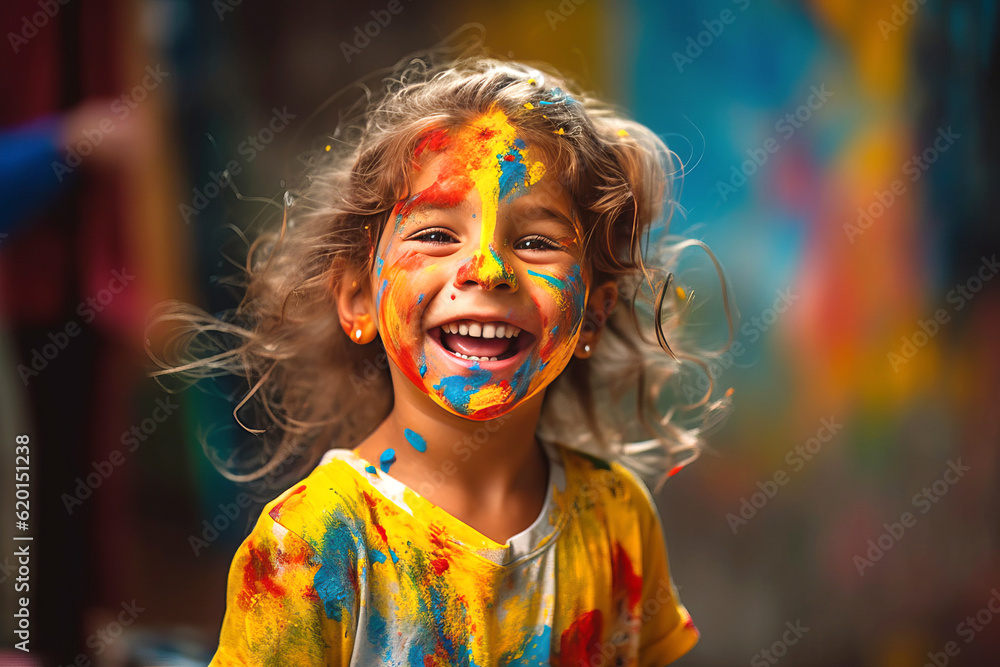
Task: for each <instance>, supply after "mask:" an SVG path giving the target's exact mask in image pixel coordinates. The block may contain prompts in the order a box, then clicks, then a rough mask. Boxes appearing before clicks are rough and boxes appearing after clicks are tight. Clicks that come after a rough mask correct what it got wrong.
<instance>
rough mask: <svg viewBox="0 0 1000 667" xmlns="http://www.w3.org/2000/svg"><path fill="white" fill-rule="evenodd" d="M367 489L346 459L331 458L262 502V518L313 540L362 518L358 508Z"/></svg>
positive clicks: (310, 540) (307, 539)
mask: <svg viewBox="0 0 1000 667" xmlns="http://www.w3.org/2000/svg"><path fill="white" fill-rule="evenodd" d="M369 491H370V487H369V488H367V489H366V484H365V482H364V480H363V478H361V477H360V476H359V475H358V474H357V473H356V471H355V470H354V469H353V468H352V467H351V466H350V465H349V464H348V463H347V462H345V461H342V460H339V459H333V460H331V461H329V462H326V463H322V464H320V465H318V466H317V467H316V468H314V469H313V471H312V472H311V473H309V475H308V476H307V477H306V478H305V479H303V480H302V481H301V482H299V483H297V484H293V485H292V486H291V487H289V488H288V489H286V490H285V491H284V492H283V493H281V494H280V495H279V496H278V497H277V498H275V499H274V500H272V501H271V502H270V503H268V504H267V505H265V506H264V510H263V512H262V513H261V518H262V519H263V518H264V517H265V516H266V517H267V518H269V519H270V520H271V521H273V522H274V523H276V524H278V525H279V526H281V527H283V528H285V529H286V530H288V531H290V532H292V533H295V534H296V535H298V536H299V537H301V538H303V539H305V540H306V541H307V542H310V543H313V544H315V543H316V541H317V540H318V539H321V536H322V535H324V534H325V533H327V531H328V530H329V529H330V528H335V527H338V526H340V525H348V526H349V525H355V524H359V523H360V522H362V521H363V519H362V514H361V512H360V511H359V509H360V507H362V506H363V503H364V495H365V494H366V493H367V492H369Z"/></svg>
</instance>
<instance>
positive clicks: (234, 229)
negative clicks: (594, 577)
mask: <svg viewBox="0 0 1000 667" xmlns="http://www.w3.org/2000/svg"><path fill="white" fill-rule="evenodd" d="M388 4H393V8H394V10H396V9H398V11H396V12H395V13H390V12H388V10H387V7H388ZM388 4H387V3H386V2H384V1H382V0H374V1H372V2H367V1H362V2H353V3H347V2H321V1H319V0H311V1H303V2H291V3H282V4H279V3H266V4H265V3H253V2H249V1H241V0H213V1H212V2H208V1H204V2H195V1H194V0H132V1H127V0H107V1H105V2H100V1H98V2H82V1H77V2H74V1H72V0H69V1H66V2H64V1H63V0H23V1H22V0H10V1H9V2H6V3H4V5H3V8H2V9H0V16H2V31H0V34H2V35H3V41H4V43H3V44H2V45H0V53H2V56H0V90H3V91H4V103H3V105H0V175H2V177H3V178H2V182H0V197H2V199H3V206H2V209H0V387H2V393H0V395H2V399H0V452H2V457H3V458H2V463H0V469H2V470H3V475H2V479H0V493H2V494H3V495H2V498H3V500H2V506H3V507H4V508H5V510H4V513H3V516H0V528H2V535H0V537H2V544H3V547H2V549H0V607H2V609H3V610H4V611H3V614H2V616H0V647H4V649H3V650H2V652H0V663H9V664H53V665H55V664H58V665H69V664H77V665H83V664H95V665H167V664H170V665H204V664H207V662H208V660H209V658H210V657H211V654H212V652H213V651H214V642H215V641H216V639H217V636H218V631H219V627H220V625H221V620H222V615H223V611H224V601H225V577H226V573H227V570H228V566H229V562H230V559H231V558H232V555H233V553H234V551H235V549H236V547H237V546H238V545H239V543H240V542H241V540H242V539H243V537H244V536H245V535H246V533H247V532H248V531H249V528H250V526H251V525H252V522H253V521H254V520H255V519H256V515H257V513H258V512H259V509H260V507H261V505H260V504H259V503H254V504H253V505H250V506H249V507H244V506H243V505H242V504H240V505H237V504H236V503H237V500H238V499H239V500H241V501H242V500H243V498H241V497H240V496H239V494H240V493H241V489H239V488H238V487H236V486H235V485H233V484H231V483H229V482H227V481H225V480H224V479H223V478H222V477H221V476H220V475H219V474H218V473H216V472H215V470H214V469H213V467H212V466H211V464H210V463H209V462H208V459H207V458H206V456H205V454H204V453H203V451H202V449H201V446H200V445H199V441H200V440H201V439H204V438H205V437H206V436H207V435H210V436H211V437H212V438H215V439H216V441H218V440H219V439H222V440H225V439H226V438H231V439H236V438H238V437H239V431H238V429H237V428H236V427H235V424H234V423H233V422H232V418H231V411H232V407H233V397H234V396H237V395H238V394H239V392H240V391H241V388H240V387H239V385H238V384H232V383H230V384H227V383H225V382H219V383H216V384H214V385H211V386H210V387H209V388H208V389H206V388H205V387H202V388H195V389H191V390H189V391H187V392H184V393H181V394H167V393H165V392H164V391H163V390H162V389H161V388H160V387H159V386H158V385H157V384H156V383H155V382H153V381H152V380H150V379H149V378H148V377H147V373H148V372H149V371H150V370H151V366H150V364H149V362H148V358H147V356H146V353H145V351H144V349H143V342H144V339H145V333H144V326H145V320H146V315H147V313H148V312H149V309H150V308H151V307H152V306H153V305H154V304H155V303H157V302H160V301H162V300H164V299H170V298H177V299H182V300H186V301H192V302H195V303H198V304H200V305H202V306H203V307H205V308H206V309H208V310H210V311H212V312H218V311H220V310H222V309H225V308H229V307H231V306H232V305H233V304H234V303H235V300H236V299H237V292H236V291H235V290H234V289H233V288H232V286H231V285H230V284H229V283H228V281H227V279H228V277H230V276H231V275H232V274H233V273H234V272H235V269H236V267H235V266H234V264H233V263H232V262H233V261H236V262H239V261H241V260H242V259H243V257H242V256H241V255H240V252H243V253H244V254H245V250H246V247H245V244H243V241H242V240H241V236H240V230H247V229H253V228H254V227H253V226H254V225H255V224H256V221H257V220H258V219H259V218H260V217H262V216H263V217H267V216H271V215H273V211H274V210H275V208H274V206H273V205H271V204H269V203H268V200H272V201H279V202H280V198H281V196H282V194H283V193H284V191H285V187H286V183H288V182H290V179H294V178H295V177H296V176H297V175H298V173H299V171H300V167H301V162H300V160H299V159H298V157H299V156H301V155H302V154H303V152H304V151H306V150H307V149H309V148H311V147H313V146H314V143H313V142H315V141H316V140H317V138H319V137H322V136H323V135H324V133H327V132H330V131H331V130H332V128H333V124H334V123H335V120H336V117H337V116H336V111H337V107H336V105H335V104H334V105H330V106H324V103H325V102H326V101H327V100H328V99H329V98H330V96H331V95H332V94H333V93H335V92H337V91H340V90H342V89H344V88H345V86H348V85H349V84H350V83H351V82H353V81H355V80H357V79H359V78H361V77H368V76H371V75H372V73H374V72H377V71H378V70H381V69H383V68H386V67H390V66H391V65H392V64H393V63H395V62H396V61H397V60H399V59H400V58H402V57H403V56H405V55H407V54H408V53H411V52H413V51H415V50H418V49H422V48H427V47H430V46H433V45H434V44H436V43H437V42H438V41H439V40H441V39H443V38H444V37H446V36H448V35H449V34H451V33H452V32H453V31H455V30H457V29H459V28H461V27H462V26H464V25H467V24H470V23H472V24H477V25H478V26H480V27H479V28H475V29H476V30H480V31H481V32H482V34H483V36H484V39H485V43H486V45H487V47H488V48H490V49H491V50H492V51H493V52H496V53H498V54H500V55H508V56H513V57H515V58H518V59H522V60H528V61H543V62H548V63H551V64H552V65H554V66H556V67H558V68H560V69H561V70H563V71H564V72H566V73H567V74H569V75H571V76H572V77H574V78H575V79H577V80H578V81H579V82H580V83H581V84H582V85H583V86H584V87H586V88H587V89H589V90H592V91H594V92H596V93H598V94H600V95H603V96H604V97H606V98H608V99H609V100H611V101H613V102H614V103H616V104H617V105H619V106H621V107H622V108H624V109H627V110H628V111H629V112H630V113H631V114H632V115H633V116H634V117H635V118H636V119H637V120H639V121H640V122H643V123H645V124H647V125H649V126H650V127H651V128H653V129H654V130H655V131H656V132H657V133H658V134H660V135H661V136H662V137H663V138H664V139H665V140H666V142H667V143H668V145H669V146H670V147H671V148H672V149H673V150H674V151H676V153H677V154H678V156H679V157H680V159H681V161H682V162H683V164H684V165H685V176H684V180H683V185H682V191H681V193H680V204H681V206H682V207H683V210H682V211H680V212H679V214H678V215H677V216H676V217H675V218H674V220H673V223H672V227H671V230H672V231H673V232H674V233H677V234H680V235H683V236H689V237H693V238H698V239H701V240H703V241H705V242H706V243H707V244H708V245H709V246H710V247H711V248H712V250H713V251H714V252H715V253H716V255H717V256H718V257H719V259H720V260H721V262H722V264H723V266H724V267H725V271H726V275H727V277H728V279H729V281H730V285H731V287H732V290H733V292H732V299H733V301H734V303H735V305H736V306H738V308H739V311H740V313H741V318H740V320H739V321H738V322H737V324H736V327H737V328H736V331H735V336H734V345H733V347H732V348H731V349H730V352H729V353H728V354H727V355H724V356H723V357H722V358H720V359H719V360H718V361H717V362H716V363H714V364H713V365H712V375H713V380H714V381H715V382H716V384H717V386H718V387H719V389H720V390H722V389H725V388H728V387H733V388H734V391H735V393H734V402H735V410H734V412H733V413H732V416H731V418H730V419H729V421H728V422H726V423H725V424H724V426H722V427H721V428H719V429H718V430H717V431H715V432H714V433H712V434H711V436H710V447H709V448H708V449H707V450H706V452H705V454H704V455H703V457H702V459H701V460H700V461H699V462H698V463H697V464H695V465H693V466H691V467H690V468H687V469H685V470H684V471H683V473H682V474H680V475H677V476H676V477H674V478H672V479H671V480H670V481H669V482H668V483H667V484H666V485H665V486H664V487H663V488H662V490H661V491H660V492H659V493H658V494H657V501H658V503H659V506H660V510H661V513H662V515H663V519H664V525H665V530H666V536H667V541H668V547H669V551H670V557H671V570H672V572H673V576H674V579H675V582H676V583H677V585H678V586H679V588H680V596H681V598H682V600H683V601H684V603H685V604H686V605H687V607H688V609H689V610H690V612H691V614H692V616H693V618H694V620H695V622H696V624H697V625H698V627H699V629H700V630H701V633H702V639H701V642H700V643H699V645H698V646H697V647H696V648H695V649H694V650H693V651H692V652H691V653H690V654H688V655H687V656H685V657H684V658H683V659H681V661H680V662H679V663H678V664H681V665H689V666H691V667H695V666H703V667H708V666H729V665H737V664H747V663H748V662H749V663H750V664H751V665H771V664H777V663H778V662H781V663H782V664H788V665H829V666H834V665H838V666H839V665H845V666H847V665H858V666H879V667H882V666H884V667H896V666H899V667H904V666H920V665H925V664H930V665H938V666H940V665H945V664H949V665H976V666H978V665H997V664H1000V657H998V656H1000V615H998V613H997V612H995V611H993V609H998V610H1000V592H998V591H1000V458H998V445H1000V346H998V342H1000V339H998V334H997V332H998V331H1000V279H995V278H997V274H998V272H1000V264H998V263H997V255H998V254H1000V226H998V224H997V223H998V218H997V214H996V211H997V209H998V206H997V205H998V203H1000V202H998V198H997V193H998V190H1000V178H998V176H1000V163H998V155H1000V136H998V129H997V121H1000V113H998V111H1000V109H998V93H997V82H998V81H1000V77H998V76H997V73H998V72H997V69H998V47H997V30H998V26H1000V23H998V21H1000V15H998V3H997V2H995V1H994V2H988V1H985V0H895V1H893V0H869V1H865V2H863V1H862V0H813V1H811V2H810V1H807V0H802V1H800V2H788V1H785V2H779V1H777V0H711V1H707V2H700V3H681V2H669V3H668V2H652V1H649V0H645V1H640V0H633V1H631V2H609V1H607V0H551V1H550V2H545V1H540V2H526V1H520V2H516V1H515V2H506V3H479V2H448V1H443V0H398V4H394V3H388ZM387 17H388V18H387ZM373 26H374V27H373ZM366 31H367V32H366ZM226 169H229V171H230V174H232V176H233V178H232V180H231V181H230V180H226V179H225V178H224V177H223V176H222V173H223V171H224V170H226ZM241 197H242V198H241ZM690 253H691V256H690V257H687V256H686V257H685V258H684V263H683V267H682V270H681V271H680V272H679V283H680V284H682V285H686V286H687V287H688V288H689V289H694V290H695V293H696V295H697V296H696V302H697V303H698V304H699V307H698V309H697V311H696V315H697V318H696V320H697V321H692V322H691V324H690V326H692V327H696V328H698V329H697V330H699V331H700V332H701V334H702V335H703V336H704V340H705V341H706V345H707V346H712V345H722V344H724V343H725V341H726V333H727V332H726V329H725V319H724V317H723V312H724V308H723V303H722V296H721V293H720V289H719V285H718V283H717V281H716V280H715V275H714V272H712V271H711V270H710V268H709V264H708V263H707V262H706V261H705V257H704V255H701V256H699V255H698V251H696V250H691V251H690ZM690 382H691V387H692V391H695V390H697V391H699V392H700V391H701V389H702V388H703V386H704V382H705V379H704V378H698V377H696V376H694V375H693V376H692V377H691V379H690ZM18 435H28V436H29V438H28V439H29V446H30V453H31V464H30V466H31V484H32V486H31V499H30V500H31V506H30V508H31V509H30V526H29V528H28V531H27V532H24V531H19V527H18V525H17V524H16V521H15V519H16V516H15V515H14V512H13V511H8V510H7V509H6V508H8V507H14V499H15V498H16V493H17V487H16V485H15V477H14V472H15V471H14V468H15V467H16V465H18V464H16V461H15V446H17V444H20V443H19V441H18V440H17V436H18ZM256 500H261V498H256ZM28 533H30V534H32V535H33V536H34V540H33V541H32V542H31V549H32V550H33V551H32V565H31V567H32V573H31V579H30V587H31V588H30V592H31V599H32V603H31V621H30V623H31V635H30V636H31V644H30V647H31V649H32V650H31V653H30V654H25V653H23V652H20V651H17V650H15V649H14V645H15V643H16V642H18V641H19V639H18V637H17V635H15V634H14V631H15V629H17V627H18V626H17V623H18V621H17V619H16V618H14V617H13V611H14V610H16V609H17V607H16V604H17V598H18V597H20V596H21V595H22V594H23V593H19V592H17V590H20V589H15V586H16V584H17V579H18V575H17V568H18V565H17V562H16V559H15V557H14V549H15V547H17V546H19V545H22V546H23V544H25V542H24V541H20V542H15V541H13V540H12V537H14V536H16V535H18V534H22V535H23V534H28Z"/></svg>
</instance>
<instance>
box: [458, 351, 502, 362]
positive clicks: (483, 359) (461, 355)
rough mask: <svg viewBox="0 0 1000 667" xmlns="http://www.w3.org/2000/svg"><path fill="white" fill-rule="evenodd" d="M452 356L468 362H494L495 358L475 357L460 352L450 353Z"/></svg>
mask: <svg viewBox="0 0 1000 667" xmlns="http://www.w3.org/2000/svg"><path fill="white" fill-rule="evenodd" d="M452 354H454V355H457V356H459V357H462V358H463V359H469V360H470V361H496V360H497V358H496V357H477V356H475V355H468V354H462V353H461V352H452Z"/></svg>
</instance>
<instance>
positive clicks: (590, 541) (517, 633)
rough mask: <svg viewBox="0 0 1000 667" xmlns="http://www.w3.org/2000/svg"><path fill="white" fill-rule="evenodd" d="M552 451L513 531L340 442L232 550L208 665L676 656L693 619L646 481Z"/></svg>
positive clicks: (522, 662)
mask: <svg viewBox="0 0 1000 667" xmlns="http://www.w3.org/2000/svg"><path fill="white" fill-rule="evenodd" d="M545 449H546V452H547V453H548V456H549V460H550V466H549V471H550V472H549V485H548V491H547V494H546V498H545V504H544V506H543V508H542V511H541V513H540V514H539V516H538V517H537V518H536V520H535V521H534V523H533V524H532V525H531V526H529V527H528V528H526V529H525V530H524V531H522V532H520V533H518V534H517V535H515V536H513V537H511V538H510V540H508V541H507V543H506V544H499V543H497V542H494V541H493V540H491V539H489V538H488V537H486V536H484V535H482V534H481V533H479V532H478V531H476V530H475V529H473V528H472V527H470V526H468V525H467V524H465V523H463V522H461V521H459V520H458V519H456V518H455V517H453V516H451V515H449V514H448V513H446V512H445V511H444V510H442V509H441V508H439V507H437V506H436V505H434V504H432V503H430V502H429V501H427V500H426V499H424V498H423V497H422V496H420V495H418V494H417V493H415V492H414V491H413V490H411V489H410V488H409V487H407V486H405V485H404V484H402V483H401V482H399V481H398V480H396V479H393V478H392V477H391V476H389V475H388V474H385V473H378V474H376V475H372V474H370V473H367V472H366V467H368V466H369V464H368V463H367V462H366V461H364V460H363V459H361V458H359V457H358V456H357V455H356V454H355V453H354V452H353V451H351V450H346V449H337V450H331V451H330V452H328V453H327V455H326V456H325V457H324V459H323V462H321V464H320V465H319V466H318V467H317V468H316V469H315V470H314V471H313V472H312V474H310V475H309V477H307V478H306V479H305V480H304V481H303V482H302V483H301V484H298V485H296V486H294V487H293V488H291V489H289V490H288V491H286V492H285V493H283V494H282V495H281V496H279V497H278V498H277V499H275V500H274V501H273V502H272V503H270V504H269V505H268V506H267V507H265V509H264V512H263V513H262V514H261V517H260V519H259V520H258V522H257V525H256V526H255V528H254V530H253V532H252V533H251V534H250V536H249V537H248V538H247V539H246V541H245V542H244V543H243V545H242V546H241V547H240V549H239V551H238V552H237V553H236V557H235V558H234V559H233V564H232V568H231V570H230V574H229V584H228V599H227V609H226V617H225V620H224V622H223V627H222V635H221V639H220V644H219V649H218V652H217V653H216V654H215V657H214V658H213V660H212V665H214V666H222V665H278V664H282V665H284V664H293V665H296V667H306V666H307V665H345V666H346V665H352V666H353V665H375V664H382V665H414V666H416V665H419V666H420V667H431V666H435V665H441V666H444V665H449V666H453V665H464V666H468V667H472V666H480V667H484V666H486V665H500V666H506V667H515V666H516V667H525V666H541V665H563V666H569V665H572V666H573V667H577V666H579V665H597V664H601V665H631V666H638V667H646V666H650V667H652V666H655V667H662V666H663V665H665V664H667V663H669V662H672V661H673V660H675V659H677V658H678V657H679V656H681V655H683V654H684V653H686V652H687V651H688V650H690V649H691V647H692V646H694V644H695V642H697V640H698V631H697V630H696V629H695V627H694V624H693V623H692V622H691V617H690V616H689V615H688V613H687V611H686V610H685V609H684V607H683V605H681V603H680V602H679V601H678V599H677V595H676V590H675V588H674V586H673V582H672V581H671V579H670V573H669V569H668V564H667V554H666V548H665V545H664V541H663V533H662V529H661V525H660V520H659V516H658V514H657V511H656V506H655V504H654V503H653V501H652V498H651V496H650V494H649V491H648V490H647V489H646V487H645V486H644V484H643V483H642V482H641V481H640V480H639V479H638V478H636V477H635V476H634V475H633V474H632V473H631V472H629V471H627V470H626V469H625V468H623V467H622V466H620V465H619V464H617V463H610V464H609V463H606V462H604V461H602V460H600V459H597V458H593V457H590V456H588V455H585V454H581V453H579V452H576V451H573V450H571V449H568V448H565V447H562V446H560V445H551V444H546V445H545ZM466 459H467V457H466ZM456 465H461V463H460V462H456Z"/></svg>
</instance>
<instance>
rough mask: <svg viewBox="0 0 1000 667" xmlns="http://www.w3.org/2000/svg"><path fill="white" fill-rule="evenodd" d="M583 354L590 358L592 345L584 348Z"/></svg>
mask: <svg viewBox="0 0 1000 667" xmlns="http://www.w3.org/2000/svg"><path fill="white" fill-rule="evenodd" d="M583 353H584V354H586V355H587V356H590V345H584V346H583Z"/></svg>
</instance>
